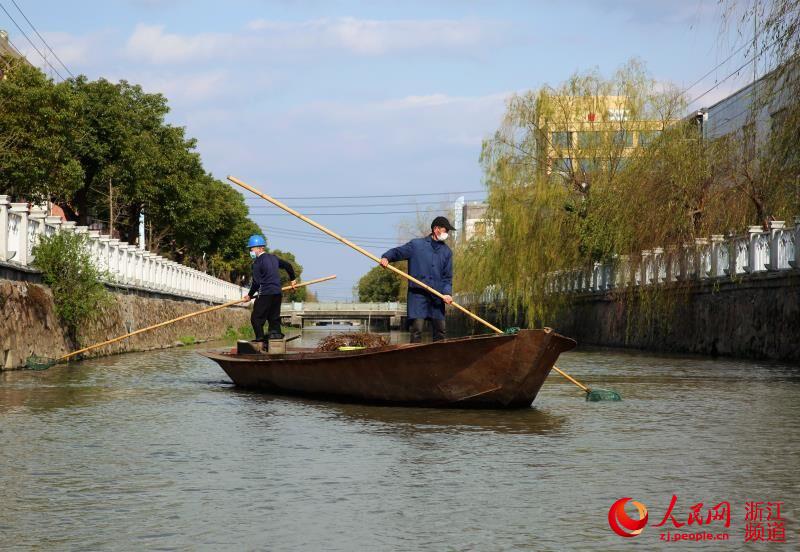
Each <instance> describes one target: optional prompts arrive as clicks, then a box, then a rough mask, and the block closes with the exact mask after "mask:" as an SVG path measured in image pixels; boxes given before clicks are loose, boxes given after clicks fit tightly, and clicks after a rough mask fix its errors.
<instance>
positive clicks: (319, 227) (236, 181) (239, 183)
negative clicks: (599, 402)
mask: <svg viewBox="0 0 800 552" xmlns="http://www.w3.org/2000/svg"><path fill="white" fill-rule="evenodd" d="M228 180H230V181H231V182H233V183H234V184H236V185H237V186H240V187H242V188H244V189H245V190H247V191H248V192H250V193H253V194H255V195H257V196H258V197H260V198H261V199H264V200H266V201H268V202H270V203H272V204H273V205H274V206H275V207H278V208H280V209H283V210H284V211H286V212H287V213H289V214H291V215H294V216H296V217H297V218H299V219H300V220H302V221H303V222H307V223H308V224H310V225H311V226H313V227H314V228H316V229H317V230H321V231H322V232H325V233H326V234H328V235H329V236H330V237H332V238H334V239H336V240H339V241H340V242H342V243H343V244H345V245H347V246H349V247H351V248H353V249H355V250H356V251H358V252H359V253H361V254H362V255H365V256H366V257H369V258H370V259H372V260H373V261H375V262H376V263H379V264H380V262H381V260H380V259H379V258H378V257H376V256H375V255H373V254H372V253H370V252H369V251H367V250H366V249H364V248H362V247H359V246H358V245H356V244H354V243H353V242H351V241H350V240H348V239H347V238H344V237H342V236H340V235H339V234H337V233H336V232H334V231H333V230H329V229H328V228H325V227H324V226H322V225H321V224H319V223H317V222H314V221H313V220H311V219H310V218H308V217H307V216H305V215H303V214H301V213H298V212H297V211H295V210H294V209H292V208H291V207H289V206H288V205H286V204H284V203H282V202H281V201H278V200H277V199H275V198H274V197H271V196H268V195H267V194H265V193H263V192H261V191H259V190H257V189H255V188H253V187H252V186H250V185H249V184H247V183H245V182H242V181H241V180H239V179H238V178H236V177H235V176H228ZM386 268H388V269H389V270H391V271H393V272H395V273H396V274H399V275H400V276H402V277H403V278H405V279H406V280H410V281H411V282H414V283H415V284H417V285H419V286H421V287H422V288H424V289H426V290H427V291H429V292H430V293H432V294H433V295H435V296H436V297H439V298H440V299H442V300H444V295H443V294H442V293H440V292H438V291H436V290H435V289H433V288H432V287H430V286H429V285H427V284H426V283H424V282H420V281H419V280H417V279H416V278H414V277H413V276H411V275H410V274H406V273H405V272H403V271H402V270H400V269H399V268H397V267H395V266H392V265H388V266H387V267H386ZM450 306H452V307H455V308H457V309H458V310H460V311H461V312H463V313H464V314H466V315H468V316H470V317H472V318H474V319H475V320H477V321H478V322H480V323H481V324H483V325H484V326H486V327H487V328H490V329H491V330H493V331H494V332H496V333H499V334H502V333H505V332H504V331H503V330H501V329H500V328H498V327H497V326H495V325H493V324H491V323H489V322H487V321H486V320H484V319H483V318H481V317H480V316H478V315H477V314H475V313H473V312H471V311H469V310H467V309H466V308H464V307H462V306H461V305H459V304H458V303H456V302H455V301H453V302H451V303H450ZM553 369H554V370H555V371H556V372H558V373H559V374H561V375H562V376H564V377H565V378H567V380H569V381H570V382H572V383H574V384H575V385H577V386H578V387H580V388H581V389H583V390H584V391H585V392H586V393H590V392H591V389H589V388H588V387H587V386H585V385H583V384H582V383H580V382H579V381H578V380H576V379H575V378H573V377H572V376H570V375H568V374H567V373H566V372H564V371H563V370H561V369H559V368H558V367H557V366H553Z"/></svg>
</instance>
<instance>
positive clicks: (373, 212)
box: [254, 211, 419, 217]
mask: <svg viewBox="0 0 800 552" xmlns="http://www.w3.org/2000/svg"><path fill="white" fill-rule="evenodd" d="M414 213H419V211H369V212H353V213H304V214H305V215H313V216H329V217H339V216H341V217H349V216H362V215H409V214H414ZM254 215H255V216H263V217H293V216H294V215H292V214H289V213H275V214H274V215H273V214H267V213H254Z"/></svg>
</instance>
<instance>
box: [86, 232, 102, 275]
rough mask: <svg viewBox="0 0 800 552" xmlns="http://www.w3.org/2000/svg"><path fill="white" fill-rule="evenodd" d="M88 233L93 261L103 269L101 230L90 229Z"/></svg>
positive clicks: (99, 268) (97, 266)
mask: <svg viewBox="0 0 800 552" xmlns="http://www.w3.org/2000/svg"><path fill="white" fill-rule="evenodd" d="M86 235H87V239H88V243H89V253H90V254H91V256H92V263H93V264H94V266H95V267H96V268H97V269H98V270H102V269H101V266H102V260H101V259H100V230H89V231H88V232H87V233H86Z"/></svg>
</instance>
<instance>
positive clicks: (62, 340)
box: [0, 280, 250, 370]
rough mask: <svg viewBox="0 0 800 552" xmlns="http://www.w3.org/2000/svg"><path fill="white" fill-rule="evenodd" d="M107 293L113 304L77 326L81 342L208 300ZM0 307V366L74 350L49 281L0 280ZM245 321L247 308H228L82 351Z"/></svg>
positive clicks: (216, 332)
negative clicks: (61, 322) (57, 314)
mask: <svg viewBox="0 0 800 552" xmlns="http://www.w3.org/2000/svg"><path fill="white" fill-rule="evenodd" d="M112 296H113V299H114V300H113V302H112V304H111V305H110V306H109V307H107V308H106V309H104V311H103V312H102V313H101V314H100V316H98V318H97V320H96V321H95V322H94V323H92V324H90V325H88V326H86V327H85V328H82V329H81V331H80V335H79V337H80V340H81V343H82V344H84V345H89V344H92V343H98V342H101V341H105V340H108V339H111V338H114V337H117V336H120V335H123V334H126V333H129V332H131V331H134V330H137V329H139V328H144V327H147V326H150V325H153V324H157V323H159V322H164V321H166V320H169V319H172V318H176V317H178V316H181V315H183V314H188V313H190V312H193V311H197V310H200V309H202V308H204V307H206V306H209V305H208V304H206V303H202V302H198V301H191V300H174V299H165V298H162V297H148V296H145V295H143V294H142V293H141V292H135V291H133V290H131V291H125V290H114V292H113V293H112ZM0 313H1V314H0V370H3V369H6V370H8V369H14V368H19V367H22V366H24V364H25V360H26V359H27V358H28V356H29V355H31V354H35V355H39V356H45V357H58V356H61V355H64V354H66V353H68V352H70V351H71V350H73V345H72V344H70V343H69V340H68V338H67V335H66V331H65V330H64V328H62V327H61V325H60V324H59V322H58V318H57V317H56V314H55V305H54V304H53V295H52V293H51V291H50V289H49V288H48V287H46V286H43V285H41V284H35V283H31V282H24V281H10V280H0ZM245 325H246V326H249V325H250V310H249V309H246V308H241V307H234V308H227V309H222V310H219V311H214V312H211V313H208V314H203V315H200V316H198V317H195V318H190V319H188V320H182V321H180V322H177V323H175V324H170V325H168V326H165V327H163V328H159V329H157V330H153V331H151V332H145V333H143V334H140V335H136V336H133V337H131V338H128V339H124V340H122V341H120V342H118V343H115V344H113V345H109V346H107V347H102V348H100V349H97V350H95V351H91V352H90V353H88V355H87V356H102V355H109V354H115V353H121V352H127V351H143V350H149V349H160V348H165V347H172V346H174V345H176V344H179V343H180V340H181V338H188V337H194V338H195V339H197V340H207V339H214V338H218V337H221V336H222V335H223V334H224V333H225V331H226V329H227V328H229V327H233V328H234V329H239V328H240V327H242V326H245Z"/></svg>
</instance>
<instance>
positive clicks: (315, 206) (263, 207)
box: [248, 199, 478, 209]
mask: <svg viewBox="0 0 800 552" xmlns="http://www.w3.org/2000/svg"><path fill="white" fill-rule="evenodd" d="M470 201H478V200H472V199H471V200H470ZM442 203H448V204H449V203H452V201H448V200H442V201H433V202H423V203H417V202H400V203H356V204H352V203H338V204H333V205H292V208H293V209H328V208H342V207H351V208H352V207H397V206H404V207H407V206H419V207H436V206H441V204H442ZM248 207H249V208H250V209H274V208H276V207H274V206H272V205H252V206H250V205H248Z"/></svg>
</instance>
